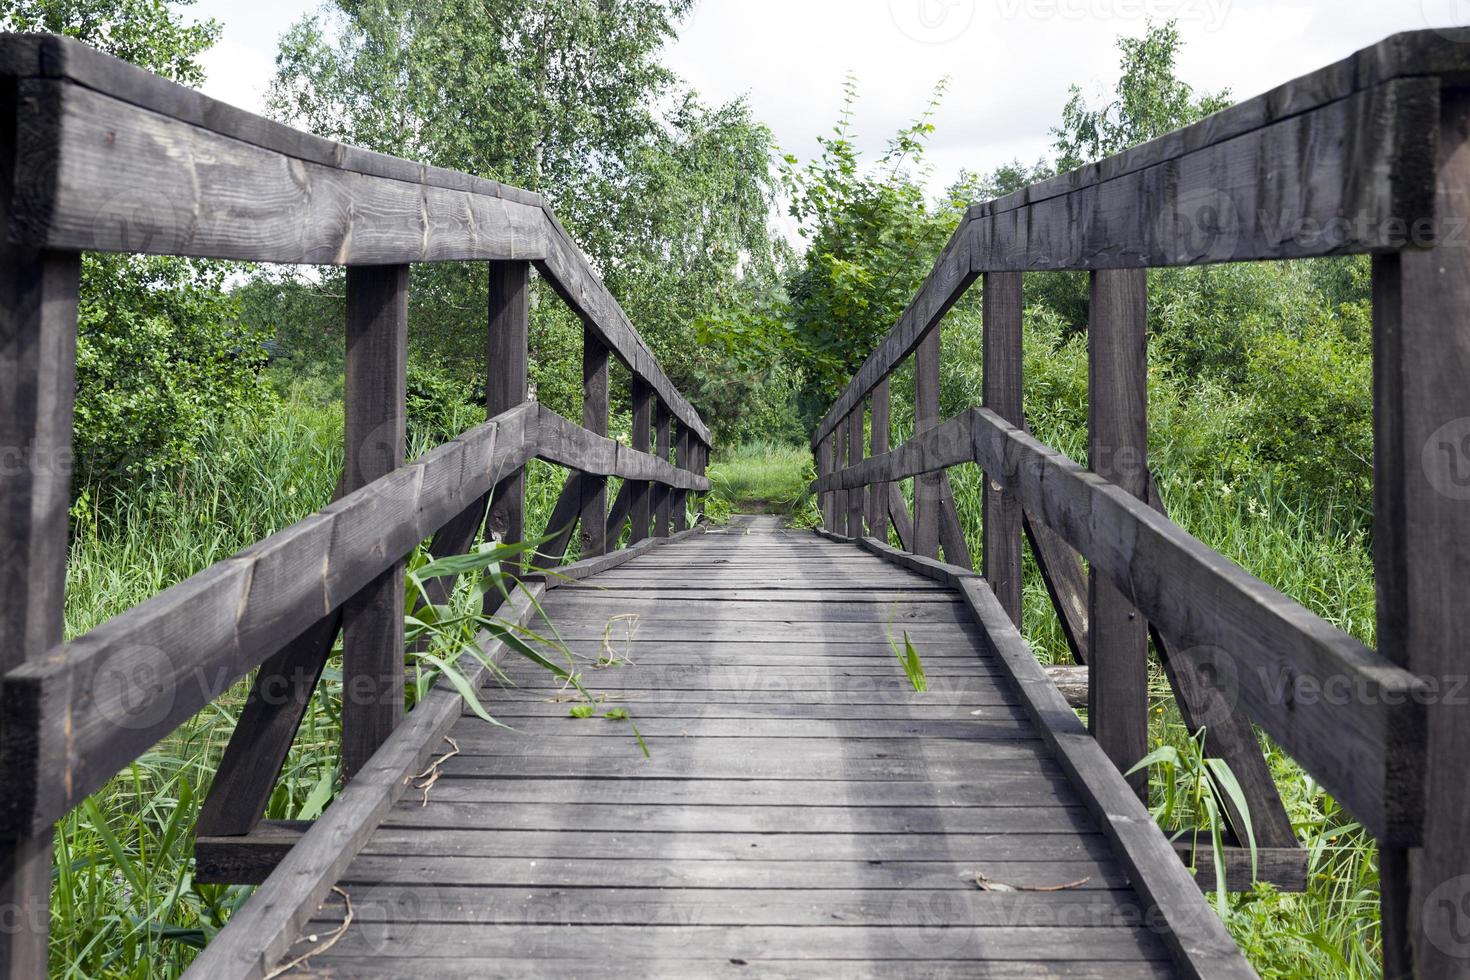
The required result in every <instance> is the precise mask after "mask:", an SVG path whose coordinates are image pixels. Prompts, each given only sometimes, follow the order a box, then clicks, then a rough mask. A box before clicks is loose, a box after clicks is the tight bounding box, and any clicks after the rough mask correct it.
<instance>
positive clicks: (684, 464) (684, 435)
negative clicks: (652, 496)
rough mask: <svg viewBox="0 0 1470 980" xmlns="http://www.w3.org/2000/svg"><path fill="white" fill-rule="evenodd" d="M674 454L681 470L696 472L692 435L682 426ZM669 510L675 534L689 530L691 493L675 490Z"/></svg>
mask: <svg viewBox="0 0 1470 980" xmlns="http://www.w3.org/2000/svg"><path fill="white" fill-rule="evenodd" d="M674 453H675V462H676V464H677V465H678V467H679V469H681V470H684V471H686V472H688V473H691V474H692V473H694V472H696V470H695V467H694V465H693V462H694V460H693V458H692V457H693V455H694V445H693V438H692V433H691V432H690V431H689V429H688V428H686V427H684V426H682V425H681V426H679V438H678V439H677V440H675V446H674ZM669 509H670V514H669V519H670V521H671V522H672V524H673V528H672V530H673V531H674V533H676V534H677V533H678V532H680V531H687V530H689V491H688V490H684V489H678V490H675V491H674V495H673V499H672V501H671V502H670V504H669Z"/></svg>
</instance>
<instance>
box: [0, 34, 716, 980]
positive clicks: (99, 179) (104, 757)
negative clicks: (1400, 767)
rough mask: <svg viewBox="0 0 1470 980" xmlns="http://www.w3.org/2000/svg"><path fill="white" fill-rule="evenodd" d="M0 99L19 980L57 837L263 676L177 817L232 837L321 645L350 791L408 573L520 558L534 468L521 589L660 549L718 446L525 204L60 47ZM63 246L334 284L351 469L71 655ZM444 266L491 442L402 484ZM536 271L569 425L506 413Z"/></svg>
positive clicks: (12, 875)
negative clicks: (541, 468)
mask: <svg viewBox="0 0 1470 980" xmlns="http://www.w3.org/2000/svg"><path fill="white" fill-rule="evenodd" d="M0 86H3V90H0V112H3V121H0V208H3V209H4V218H5V226H6V228H7V229H8V237H7V239H6V240H5V243H4V244H3V246H0V248H3V250H4V256H3V260H0V323H3V329H0V445H3V447H4V449H5V451H6V459H7V461H9V462H8V464H7V465H6V466H5V467H3V469H0V499H3V501H4V505H3V507H0V558H3V561H0V576H3V578H0V583H3V585H0V671H3V678H0V709H3V715H0V777H3V781H4V784H5V792H4V794H3V795H0V848H3V849H4V853H3V855H0V888H3V894H0V905H3V906H4V908H5V910H6V921H7V928H5V929H4V930H0V973H3V974H4V975H5V976H39V975H44V973H45V972H46V934H47V933H46V924H47V906H48V895H49V889H50V882H51V869H50V856H51V849H52V841H51V838H52V827H53V825H54V823H55V822H56V821H57V820H59V819H60V818H61V817H63V816H64V815H65V814H66V813H67V812H68V811H69V810H70V809H71V808H72V807H73V806H75V805H77V804H78V803H79V802H80V801H81V800H82V799H83V798H84V797H86V796H87V795H88V794H89V793H92V792H94V791H96V790H97V789H99V788H100V787H101V786H102V785H103V784H104V783H105V782H106V781H107V780H108V779H110V778H111V777H112V776H113V774H115V773H116V772H117V771H118V770H119V769H120V768H122V767H124V766H126V765H127V764H128V763H129V762H130V761H132V760H134V759H136V758H137V757H138V756H140V755H141V754H143V753H144V752H146V751H147V750H148V749H149V748H150V747H151V746H153V745H154V744H155V743H156V742H158V741H159V739H161V738H163V737H164V736H165V735H167V734H168V733H169V732H171V731H173V730H174V729H175V728H176V727H177V726H178V725H179V724H181V723H182V722H183V721H185V720H186V719H187V718H189V717H190V716H191V715H193V714H195V713H196V712H198V711H199V710H201V709H202V708H204V707H205V706H206V705H207V704H208V703H209V702H210V701H211V700H213V699H214V698H216V697H218V696H219V695H221V694H222V693H224V692H225V691H226V690H228V689H229V688H230V686H231V685H232V684H234V683H235V682H236V681H237V680H238V679H240V678H241V677H242V676H244V675H245V674H246V673H248V672H249V671H251V670H253V669H255V668H256V667H260V671H259V672H258V674H257V676H256V679H255V681H254V687H253V689H252V691H251V695H250V698H249V701H248V703H247V704H246V706H245V708H244V710H243V713H242V715H241V718H240V722H239V724H238V726H237V728H236V730H235V732H234V735H233V737H232V739H231V741H230V744H229V747H228V749H227V750H226V752H225V755H224V759H223V762H222V764H221V766H220V769H219V772H218V774H217V776H216V778H215V780H214V785H213V788H212V790H211V792H210V795H209V798H208V800H207V801H206V802H205V804H204V806H203V810H202V812H201V816H200V821H199V833H200V834H201V835H214V836H226V837H227V836H231V835H245V834H248V833H250V832H251V831H252V830H253V829H254V828H256V826H257V825H258V824H259V823H260V820H261V817H262V814H263V813H264V811H265V807H266V804H267V801H268V799H269V797H270V794H271V791H272V789H273V787H274V785H275V782H276V779H277V777H278V775H279V772H280V769H281V765H282V763H283V761H284V760H285V758H286V753H287V751H288V749H289V747H290V744H291V740H292V737H293V736H294V733H295V731H296V728H297V725H298V723H299V721H300V720H301V718H302V715H303V713H304V712H305V710H306V706H307V704H308V703H309V701H310V698H311V694H312V691H313V689H314V687H315V685H316V683H317V681H318V679H319V678H320V675H321V672H322V668H323V666H324V664H325V662H326V659H327V657H328V655H329V654H330V653H331V651H332V649H333V646H334V643H335V641H336V637H337V634H338V631H339V630H340V631H341V633H342V637H343V654H342V664H343V692H344V695H343V716H342V727H343V735H342V737H343V742H342V760H343V765H344V768H345V770H346V772H347V773H349V774H351V773H354V772H356V771H358V770H359V769H361V768H362V767H363V766H364V765H365V764H366V763H367V760H368V759H369V758H370V757H372V756H373V754H374V753H375V752H376V751H377V750H378V749H379V747H380V746H382V745H383V744H384V742H385V741H386V740H387V739H388V738H389V736H390V734H391V733H393V732H394V730H395V728H397V726H398V725H399V724H400V722H401V721H402V719H403V714H404V691H403V684H404V655H405V649H404V609H403V601H404V598H403V597H404V581H403V576H404V560H405V557H406V556H408V555H409V554H410V553H411V552H412V551H413V550H414V549H415V548H416V547H418V546H419V545H420V544H421V543H422V542H423V541H425V540H426V539H430V538H432V541H431V544H430V551H431V552H432V553H433V554H434V555H436V556H443V555H450V554H458V553H462V552H465V551H468V550H470V549H471V548H472V547H473V546H474V545H475V542H476V541H477V540H478V538H479V536H480V534H481V527H482V525H483V526H486V529H487V530H486V535H487V536H488V535H490V534H493V535H494V536H496V537H498V538H502V539H505V540H510V541H516V540H521V539H522V538H523V536H524V532H525V527H524V477H523V468H524V466H525V464H526V463H527V461H529V460H531V459H533V458H540V459H543V460H547V461H549V462H551V463H555V464H559V465H561V466H565V467H567V468H568V469H569V470H570V471H571V473H570V475H569V477H568V478H567V481H566V484H565V487H564V489H563V491H562V494H561V497H560V499H559V501H558V502H557V504H556V507H555V512H554V513H553V515H552V517H551V519H550V521H549V523H548V527H547V532H546V534H547V536H548V540H547V543H545V544H543V545H542V546H541V547H540V552H541V553H540V555H538V557H537V558H536V559H535V562H534V564H535V565H537V566H538V567H547V566H550V565H554V564H556V563H558V562H560V561H561V559H562V557H563V555H564V554H565V553H566V551H567V549H568V547H569V545H570V541H571V535H572V533H573V529H574V528H575V527H577V526H580V529H581V531H580V539H579V551H580V553H581V556H582V557H583V558H584V559H585V558H589V557H593V556H597V555H601V554H604V553H605V552H607V551H608V550H609V549H612V548H615V547H616V545H617V542H618V541H619V540H620V538H621V535H622V532H623V529H624V528H625V527H626V526H629V525H630V526H631V530H630V532H629V538H630V543H633V542H638V541H640V540H642V539H644V538H646V537H649V536H650V535H652V536H667V535H669V534H670V533H671V531H678V530H681V529H683V528H684V527H685V526H686V524H687V515H688V513H689V504H690V495H691V493H694V494H697V493H700V492H703V491H706V490H708V488H709V483H708V481H707V480H706V479H705V478H704V476H703V472H704V467H705V463H706V460H707V458H708V449H709V441H710V434H709V430H708V429H707V428H705V426H704V424H703V423H702V422H701V421H700V418H699V415H698V414H697V413H696V412H695V411H694V409H693V408H692V407H691V406H690V405H689V403H688V402H687V401H685V399H684V398H683V397H682V396H681V395H680V394H679V392H678V391H677V390H675V388H674V387H673V385H672V384H671V383H670V382H669V379H668V378H667V377H666V376H665V375H664V373H663V371H662V370H661V369H660V367H659V365H658V362H657V361H656V359H655V358H654V356H653V355H652V353H650V351H649V350H648V348H647V346H646V345H645V344H644V342H643V341H642V339H641V338H640V337H639V336H638V334H637V332H636V331H635V330H634V329H633V326H632V324H631V323H629V321H628V319H627V317H626V316H625V315H624V314H623V311H622V309H621V308H620V307H619V306H618V304H617V302H616V300H614V299H613V297H612V296H611V294H610V293H609V292H608V291H607V289H606V288H605V287H604V286H603V284H602V282H601V281H600V280H599V278H598V276H597V274H596V273H595V272H594V271H593V269H592V268H591V267H590V266H589V264H588V262H587V260H586V259H585V258H584V256H583V255H582V253H581V252H580V251H579V250H578V249H577V247H576V246H575V245H574V244H573V243H572V241H571V239H570V238H569V236H568V235H567V233H566V232H565V231H564V230H563V229H562V228H561V226H560V225H559V224H558V223H557V221H556V218H555V216H554V215H553V214H552V213H551V212H550V210H549V209H548V208H547V207H546V206H545V204H544V203H543V202H542V200H541V199H540V197H538V196H537V195H535V194H531V193H528V192H525V191H521V190H517V189H516V188H513V187H506V186H504V185H501V184H497V183H494V182H493V181H488V180H483V179H480V178H477V177H472V176H469V175H467V174H461V173H453V172H449V171H444V170H438V169H435V168H432V167H426V166H423V165H421V164H416V163H411V162H409V161H406V160H399V159H395V158H392V157H387V156H382V155H379V154H375V153H369V152H366V151H363V150H359V149H355V148H353V147H348V146H343V145H340V144H337V143H332V142H329V141H326V140H322V139H319V138H316V137H314V136H311V135H308V134H306V133H301V132H298V131H295V130H292V129H289V128H287V127H285V126H281V125H279V124H277V123H273V122H270V121H268V120H265V119H262V118H259V117H256V116H253V115H250V114H248V113H244V112H241V111H240V110H237V109H233V108H231V107H229V106H226V105H223V104H221V103H218V102H215V101H214V100H212V99H208V98H206V97H204V96H202V95H199V94H198V93H196V92H193V91H191V90H189V89H185V88H182V87H180V86H177V85H174V84H172V83H169V82H167V81H164V80H162V79H160V78H157V77H155V76H153V75H151V74H149V73H147V72H144V71H141V70H139V69H136V68H134V67H132V66H130V65H127V64H125V63H123V62H120V61H117V60H115V59H113V58H110V57H107V56H105V55H102V54H99V53H98V52H96V51H93V50H91V49H89V48H87V47H85V46H83V45H80V44H77V43H75V42H72V41H69V40H66V39H62V38H57V37H50V36H27V35H4V36H0ZM83 250H100V251H118V252H143V253H153V254H164V255H183V256H199V257H209V258H223V259H248V260H251V261H257V262H276V263H313V264H332V265H345V266H347V329H346V333H347V360H346V365H347V367H346V395H345V401H346V427H345V440H346V446H345V450H346V462H345V471H344V474H343V480H342V484H341V486H340V490H339V493H340V496H339V497H338V499H336V500H334V501H333V502H332V503H331V504H330V505H329V506H328V507H326V508H324V509H322V510H321V511H319V512H318V513H316V514H314V515H312V516H311V517H308V518H307V519H305V520H303V521H301V522H300V523H298V524H295V525H293V526H291V527H288V528H286V529H284V530H282V531H280V532H278V533H276V534H273V535H271V536H270V537H268V538H266V539H264V540H263V541H261V542H259V543H258V544H256V545H254V546H253V547H251V548H248V549H246V550H245V551H243V552H241V553H240V554H238V555H235V556H234V557H232V558H230V559H227V560H225V561H222V562H220V563H218V564H216V565H214V566H212V567H210V568H208V569H206V570H204V571H202V572H200V573H199V574H197V575H195V576H193V577H192V578H189V579H188V580H186V581H184V582H181V583H179V584H178V585H175V586H174V587H172V588H170V589H168V590H166V591H165V592H163V593H161V594H159V595H157V596H155V597H153V598H152V599H149V600H147V601H146V602H143V603H142V604H140V605H138V606H137V607H135V608H133V609H131V610H129V611H127V612H125V613H123V614H122V615H119V616H117V617H115V618H113V619H111V620H109V621H108V622H106V623H104V624H103V625H101V626H99V627H97V628H96V629H94V630H92V631H91V632H89V633H87V634H86V635H84V636H80V637H77V638H75V639H73V640H70V641H67V642H63V637H62V616H61V613H62V599H63V589H64V582H65V564H66V555H67V547H68V536H67V511H68V506H69V503H70V477H71V474H70V466H69V456H70V445H71V432H72V400H73V399H72V395H73V384H74V378H75V372H74V351H75V343H76V313H77V298H78V285H79V275H80V263H79V253H80V252H81V251H83ZM443 261H482V262H487V263H489V266H490V287H489V296H488V304H487V324H488V330H487V358H486V366H485V370H486V381H487V386H486V391H487V406H486V407H487V416H488V418H489V421H487V422H485V423H484V424H483V425H480V426H478V427H476V428H474V429H471V430H470V431H468V432H466V433H464V434H462V435H461V436H459V437H458V438H456V439H453V440H451V441H450V442H447V443H445V444H444V445H442V446H440V447H438V448H437V449H434V450H433V451H431V452H429V453H428V454H426V455H424V456H423V457H421V458H419V459H417V460H415V461H413V462H411V463H407V464H405V462H404V454H405V435H404V431H405V404H404V400H405V391H404V389H405V371H406V352H407V336H408V334H407V331H408V289H409V275H408V273H409V266H410V264H411V263H415V262H443ZM533 265H534V266H535V268H536V269H537V271H538V272H539V273H540V275H541V277H542V278H543V280H544V281H546V282H547V283H548V284H549V285H550V286H551V287H552V288H553V289H554V290H555V291H556V292H557V293H558V295H560V297H561V298H562V299H563V300H564V301H565V302H566V303H567V305H568V306H570V307H571V308H572V309H573V310H574V311H575V312H576V313H577V314H578V315H579V316H580V317H581V319H582V321H583V323H584V324H585V333H584V348H583V373H584V380H585V382H586V387H585V397H584V401H583V410H582V424H581V425H577V424H574V423H572V422H569V421H567V420H565V419H563V418H560V417H559V416H557V415H555V414H554V413H552V412H550V411H548V410H547V409H545V408H544V407H542V406H540V405H537V404H536V403H535V402H532V401H528V400H527V376H526V374H527V327H528V320H529V316H528V293H529V288H530V276H531V267H532V266H533ZM612 357H615V358H617V359H618V360H619V361H621V362H622V363H623V364H624V365H626V367H627V368H628V371H629V372H630V374H631V376H632V391H631V399H632V409H633V419H634V431H633V435H632V443H633V445H632V447H631V448H630V447H628V446H623V445H619V444H617V443H615V442H613V441H612V440H610V439H608V438H607V424H608V421H607V420H608V398H609V395H608V363H609V359H610V358H612ZM655 430H656V437H655ZM655 438H656V443H655ZM675 446H677V455H675V451H674V447H675ZM611 477H618V478H621V479H622V480H623V481H624V482H623V484H622V489H621V491H620V492H619V494H618V496H617V499H616V500H615V501H614V502H613V504H612V506H611V509H610V511H609V508H608V505H607V500H606V484H607V480H608V479H609V478H611ZM446 583H447V584H446ZM436 587H437V588H441V589H444V590H446V591H447V589H448V588H450V587H452V583H448V580H440V581H439V582H438V583H437V585H436ZM523 605H524V604H523ZM436 710H437V709H436ZM445 710H446V711H447V710H448V709H445ZM419 713H420V712H419V711H418V710H415V711H414V712H413V713H412V714H413V715H415V716H416V715H418V714H419ZM444 717H445V718H448V717H450V715H449V714H445V716H444ZM436 723H437V722H436ZM428 730H429V729H428V727H425V731H426V732H427V731H428ZM425 744H427V742H426V743H425ZM328 883H330V881H329V882H328ZM12 922H17V923H20V928H18V929H13V928H10V927H9V924H10V923H12Z"/></svg>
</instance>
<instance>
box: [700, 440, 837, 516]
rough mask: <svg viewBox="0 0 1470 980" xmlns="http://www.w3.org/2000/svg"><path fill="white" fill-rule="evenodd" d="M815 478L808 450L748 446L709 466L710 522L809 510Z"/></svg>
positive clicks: (761, 444)
mask: <svg viewBox="0 0 1470 980" xmlns="http://www.w3.org/2000/svg"><path fill="white" fill-rule="evenodd" d="M816 478H817V473H816V468H815V466H814V465H813V462H812V453H811V450H810V449H808V448H807V447H805V446H787V445H780V444H778V443H771V442H749V443H745V444H744V445H742V446H738V447H736V448H735V449H732V450H728V451H725V452H721V453H720V454H719V455H718V456H717V457H716V458H715V459H714V460H713V462H711V464H710V467H709V479H710V484H711V485H712V488H713V489H712V494H711V501H710V502H711V504H712V507H711V508H710V513H711V518H712V519H713V518H716V517H718V516H720V515H721V514H727V513H738V514H786V515H790V516H797V515H798V514H800V513H801V512H803V511H804V510H808V509H810V508H811V494H810V493H809V492H808V488H809V487H810V486H811V482H812V481H813V480H815V479H816Z"/></svg>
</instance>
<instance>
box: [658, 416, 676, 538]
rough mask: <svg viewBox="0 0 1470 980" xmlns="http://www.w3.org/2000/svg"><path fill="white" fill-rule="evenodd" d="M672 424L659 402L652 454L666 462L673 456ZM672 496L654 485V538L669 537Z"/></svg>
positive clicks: (661, 487) (659, 486)
mask: <svg viewBox="0 0 1470 980" xmlns="http://www.w3.org/2000/svg"><path fill="white" fill-rule="evenodd" d="M673 424H674V420H673V416H672V415H670V414H669V409H668V406H667V405H665V404H664V403H663V401H662V400H660V401H659V402H658V403H657V404H655V405H654V410H653V432H654V448H653V452H654V455H656V456H657V457H658V458H659V459H661V460H664V461H668V460H669V458H670V457H671V456H672V455H673V449H674V442H673V428H672V427H673ZM672 496H673V495H672V494H671V493H670V492H669V487H668V486H667V485H666V484H662V483H656V484H654V486H653V536H654V537H656V538H666V537H668V536H669V509H670V504H671V502H672Z"/></svg>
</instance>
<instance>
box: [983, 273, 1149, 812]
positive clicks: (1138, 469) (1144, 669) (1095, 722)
mask: <svg viewBox="0 0 1470 980" xmlns="http://www.w3.org/2000/svg"><path fill="white" fill-rule="evenodd" d="M1147 305H1148V277H1147V274H1146V273H1145V272H1143V271H1141V270H1122V271H1118V270H1108V271H1103V272H1094V273H1093V274H1092V296H1091V302H1090V304H1089V312H1088V325H1087V462H1088V467H1089V468H1090V469H1091V470H1092V471H1093V472H1094V473H1096V474H1097V475H1098V476H1100V477H1102V478H1103V479H1104V480H1108V481H1111V482H1112V483H1114V484H1116V485H1117V486H1118V487H1120V488H1121V489H1122V490H1124V491H1125V492H1127V493H1130V494H1132V495H1133V496H1135V497H1137V498H1139V499H1140V500H1141V499H1143V498H1144V496H1145V494H1146V493H1147V487H1148V313H1147ZM997 414H999V413H997ZM1013 421H1014V420H1013ZM1087 584H1088V615H1087V621H1088V648H1089V649H1088V656H1089V661H1088V664H1089V666H1090V667H1091V668H1092V670H1090V671H1089V672H1088V675H1087V676H1088V680H1089V683H1090V685H1091V689H1090V691H1089V693H1088V712H1087V723H1088V728H1089V729H1090V730H1091V731H1092V734H1093V736H1094V737H1095V738H1096V739H1097V741H1098V744H1099V745H1100V746H1102V750H1103V752H1104V753H1106V754H1107V756H1108V758H1109V759H1112V760H1113V764H1114V765H1115V766H1117V767H1118V769H1119V770H1120V771H1123V772H1127V771H1128V770H1130V769H1132V768H1133V766H1134V764H1135V763H1137V762H1138V760H1140V759H1142V758H1143V757H1144V756H1145V755H1147V754H1148V623H1147V622H1146V621H1145V620H1144V618H1143V617H1142V616H1141V615H1140V614H1139V612H1138V610H1137V609H1135V608H1134V607H1133V605H1132V604H1131V603H1129V601H1128V599H1127V597H1125V596H1124V595H1123V594H1122V592H1121V591H1119V589H1118V588H1117V586H1115V585H1114V584H1113V583H1112V582H1111V581H1110V580H1109V579H1108V578H1106V577H1105V576H1101V575H1093V576H1091V578H1090V579H1089V580H1088V583H1087ZM1127 779H1128V782H1129V784H1130V785H1131V786H1132V787H1133V789H1134V792H1136V793H1137V794H1138V795H1139V796H1140V797H1141V798H1143V799H1145V800H1146V799H1147V797H1148V773H1147V772H1146V771H1144V770H1139V771H1137V772H1134V773H1133V774H1132V775H1130V776H1128V777H1127Z"/></svg>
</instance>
